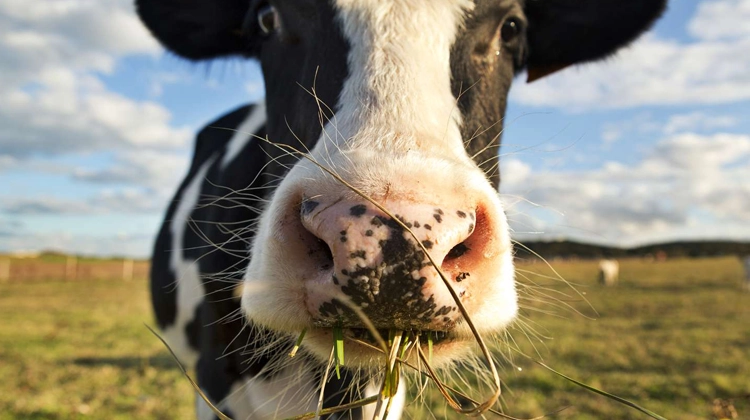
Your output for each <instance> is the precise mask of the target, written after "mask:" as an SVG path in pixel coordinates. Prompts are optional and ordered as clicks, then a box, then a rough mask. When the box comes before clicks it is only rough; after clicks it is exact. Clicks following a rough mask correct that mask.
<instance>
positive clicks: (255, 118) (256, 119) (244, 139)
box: [221, 102, 266, 170]
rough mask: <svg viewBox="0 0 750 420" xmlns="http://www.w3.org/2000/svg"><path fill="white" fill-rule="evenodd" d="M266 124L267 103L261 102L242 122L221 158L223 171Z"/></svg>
mask: <svg viewBox="0 0 750 420" xmlns="http://www.w3.org/2000/svg"><path fill="white" fill-rule="evenodd" d="M265 123H266V103H265V102H259V103H258V104H256V105H255V107H254V108H253V110H252V111H251V112H250V113H249V114H248V116H247V118H245V120H244V121H242V124H240V125H239V126H238V127H237V129H236V131H235V132H234V135H233V136H232V138H231V139H230V140H229V144H228V145H227V147H226V152H225V153H224V157H222V158H221V169H222V170H224V169H226V167H227V165H229V164H230V163H231V162H232V161H233V160H234V159H235V158H236V157H237V155H238V154H240V152H241V151H242V149H244V148H245V146H246V145H247V143H249V142H250V140H252V139H254V138H255V133H256V132H257V131H258V129H259V128H260V127H261V126H262V125H263V124H265Z"/></svg>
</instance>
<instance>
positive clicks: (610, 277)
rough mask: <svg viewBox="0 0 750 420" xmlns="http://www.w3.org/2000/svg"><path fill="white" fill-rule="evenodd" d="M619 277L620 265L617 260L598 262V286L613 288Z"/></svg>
mask: <svg viewBox="0 0 750 420" xmlns="http://www.w3.org/2000/svg"><path fill="white" fill-rule="evenodd" d="M619 277H620V263H618V262H617V260H601V261H599V284H602V285H604V286H614V285H616V284H617V281H618V280H619Z"/></svg>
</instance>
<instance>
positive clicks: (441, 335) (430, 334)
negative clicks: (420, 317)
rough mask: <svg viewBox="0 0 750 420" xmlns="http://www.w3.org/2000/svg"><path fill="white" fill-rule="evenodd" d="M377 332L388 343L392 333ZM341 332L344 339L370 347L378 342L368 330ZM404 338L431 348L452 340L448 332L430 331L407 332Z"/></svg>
mask: <svg viewBox="0 0 750 420" xmlns="http://www.w3.org/2000/svg"><path fill="white" fill-rule="evenodd" d="M377 331H378V333H379V334H380V337H381V338H382V339H383V341H386V342H387V341H388V339H389V335H390V333H391V332H392V331H389V330H384V329H378V330H377ZM343 332H344V337H345V338H349V339H354V340H357V341H361V342H364V343H366V344H369V345H372V346H377V345H378V344H377V343H378V340H377V339H376V338H375V337H373V335H372V332H370V330H368V329H367V328H347V329H345V330H344V331H343ZM405 336H406V337H407V338H408V339H410V340H412V341H413V340H415V339H418V340H419V342H420V344H422V345H430V343H431V344H432V345H433V346H434V345H436V344H440V343H443V342H445V341H448V340H451V339H454V337H453V336H452V334H451V333H450V332H447V331H431V330H424V331H408V332H406V333H405Z"/></svg>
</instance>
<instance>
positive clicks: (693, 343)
mask: <svg viewBox="0 0 750 420" xmlns="http://www.w3.org/2000/svg"><path fill="white" fill-rule="evenodd" d="M553 266H554V268H555V269H556V270H557V271H558V272H559V273H560V274H561V275H562V276H563V277H564V278H565V279H566V280H567V281H568V282H570V283H573V284H575V287H576V289H577V291H578V292H580V293H581V294H582V295H583V296H585V298H586V299H587V300H588V301H589V302H590V303H591V306H592V307H593V308H595V309H596V311H597V312H598V315H596V314H595V313H594V311H593V310H592V309H591V308H590V307H589V306H588V305H587V304H586V303H585V302H584V301H583V300H582V298H581V297H580V296H579V295H578V294H577V293H576V292H575V291H572V290H571V289H570V288H569V287H568V286H567V285H565V284H564V283H563V282H561V281H559V280H556V279H555V275H554V274H553V273H552V272H551V270H550V269H549V268H547V267H546V266H545V265H544V264H543V263H539V262H537V263H530V262H529V263H524V262H521V263H519V271H518V273H519V280H520V281H521V282H522V283H524V284H526V285H529V284H532V283H534V284H535V286H534V289H533V291H532V295H531V296H528V295H526V294H524V296H525V297H529V299H528V300H524V301H522V304H523V305H524V306H525V309H523V310H522V314H523V315H524V317H525V318H524V319H525V322H527V323H530V324H529V325H533V327H534V329H535V330H536V331H537V333H538V334H539V335H543V336H545V337H550V338H549V339H544V340H542V341H539V340H536V339H531V340H529V339H527V338H526V337H527V336H526V334H525V332H524V331H522V330H521V329H518V328H516V329H514V330H512V331H511V333H512V336H513V338H514V340H515V342H516V344H517V345H518V347H519V350H520V351H522V352H524V353H526V354H528V355H531V356H533V357H534V358H535V359H538V360H543V361H544V362H545V363H546V364H547V365H549V366H551V367H553V368H554V369H556V370H558V371H560V372H563V373H565V374H567V375H568V376H571V377H573V378H575V379H578V380H580V381H583V382H585V383H588V384H590V385H593V386H595V387H597V388H599V389H603V390H606V391H608V392H611V393H614V394H616V395H619V396H621V397H624V398H627V399H630V400H632V401H634V402H636V403H638V404H640V405H642V406H645V407H647V408H649V409H650V410H652V411H655V412H657V413H659V414H661V415H663V416H665V417H667V418H670V419H687V420H689V419H718V418H721V416H720V415H719V413H718V412H715V411H714V404H715V400H716V399H720V400H721V401H720V402H718V401H717V402H716V404H721V403H723V404H725V405H730V404H731V405H732V406H733V407H734V410H735V411H736V412H737V413H738V416H739V417H737V418H750V293H746V292H743V291H742V286H741V284H742V279H743V273H742V267H741V264H740V262H739V260H737V259H736V258H712V259H696V260H688V259H679V260H670V261H666V262H653V263H652V262H645V261H642V260H622V261H620V281H619V283H618V285H617V286H616V287H611V288H604V287H601V286H599V285H597V283H596V280H597V267H598V265H597V262H596V261H581V262H574V261H561V262H554V263H553ZM526 289H527V288H526V287H524V290H526ZM558 292H563V293H565V295H563V294H560V293H558ZM544 295H547V296H555V298H556V300H554V301H551V302H547V303H545V302H544V301H543V300H545V299H544V298H543V296H544ZM552 305H555V306H558V307H557V308H554V307H553V306H552ZM565 305H571V306H572V307H573V308H575V310H577V311H580V312H581V313H582V314H583V315H579V314H577V313H576V312H575V311H573V310H572V309H566V308H565ZM539 310H541V311H544V312H548V311H551V310H554V312H555V313H554V314H550V313H543V312H540V311H539ZM592 318H593V319H592ZM144 322H146V323H149V324H152V315H151V312H150V308H149V301H148V292H147V282H146V281H145V279H142V278H140V279H139V278H136V279H134V280H132V281H115V280H106V281H104V280H100V281H96V280H92V281H77V282H64V281H43V279H40V280H37V281H23V282H16V281H12V279H11V281H9V282H5V283H0V378H3V379H2V381H0V419H73V418H106V419H118V418H119V419H133V418H138V419H149V418H153V419H169V418H174V419H183V418H188V419H189V418H192V416H193V411H192V407H193V393H192V391H191V388H190V386H189V384H188V383H187V381H186V380H184V378H182V376H181V374H180V372H179V371H178V370H177V369H176V367H175V366H174V364H173V361H172V360H171V358H170V357H169V356H168V354H167V352H166V350H165V349H163V348H162V346H161V344H160V343H159V342H158V341H157V340H156V339H155V338H154V337H153V336H152V335H151V334H150V333H149V332H148V331H147V330H146V328H145V327H144V326H143V323H144ZM532 323H533V324H532ZM532 344H533V345H532ZM514 363H515V364H516V365H517V367H519V368H521V370H518V369H511V368H506V369H504V370H503V372H502V377H503V381H504V384H505V389H504V394H503V395H504V396H503V398H504V410H505V412H506V413H507V414H509V415H513V416H515V417H520V418H527V417H532V416H539V415H542V414H544V413H545V412H551V411H555V410H558V409H560V408H563V407H569V408H568V409H566V410H564V411H562V412H561V413H559V414H557V415H555V416H552V418H566V419H634V418H647V417H646V416H644V415H641V414H639V413H637V412H636V411H634V410H632V409H629V408H627V407H624V406H622V405H620V404H617V403H615V402H613V401H611V400H608V399H606V398H604V397H601V396H597V395H594V394H592V393H590V392H588V391H586V390H585V389H583V388H580V387H578V386H576V385H574V384H572V383H570V382H568V381H566V380H565V379H562V378H560V377H558V376H556V375H554V374H553V373H551V372H549V371H547V370H545V369H544V368H542V367H539V366H537V365H535V364H534V363H533V362H531V361H529V360H527V359H525V358H523V357H521V356H517V355H516V356H514ZM426 398H427V401H426V405H427V406H428V407H429V410H430V413H431V414H432V415H433V416H434V417H435V418H446V417H448V418H459V416H457V415H450V414H448V415H445V414H444V413H445V412H446V411H445V404H444V403H442V402H440V400H439V399H438V398H437V393H436V392H434V390H432V391H430V392H428V394H427V397H426ZM407 414H408V415H409V417H411V418H415V419H422V418H429V417H430V416H429V414H428V413H427V412H426V411H425V410H424V409H423V407H422V406H421V405H419V404H413V405H410V406H409V407H408V413H407ZM724 415H725V416H727V415H731V411H728V410H727V411H726V412H725V413H724ZM487 417H488V418H493V416H491V415H488V416H487ZM727 418H731V417H727Z"/></svg>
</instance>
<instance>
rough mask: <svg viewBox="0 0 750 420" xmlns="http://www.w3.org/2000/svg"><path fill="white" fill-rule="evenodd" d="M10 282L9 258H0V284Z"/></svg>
mask: <svg viewBox="0 0 750 420" xmlns="http://www.w3.org/2000/svg"><path fill="white" fill-rule="evenodd" d="M7 281H10V258H6V257H3V258H0V283H5V282H7Z"/></svg>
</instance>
